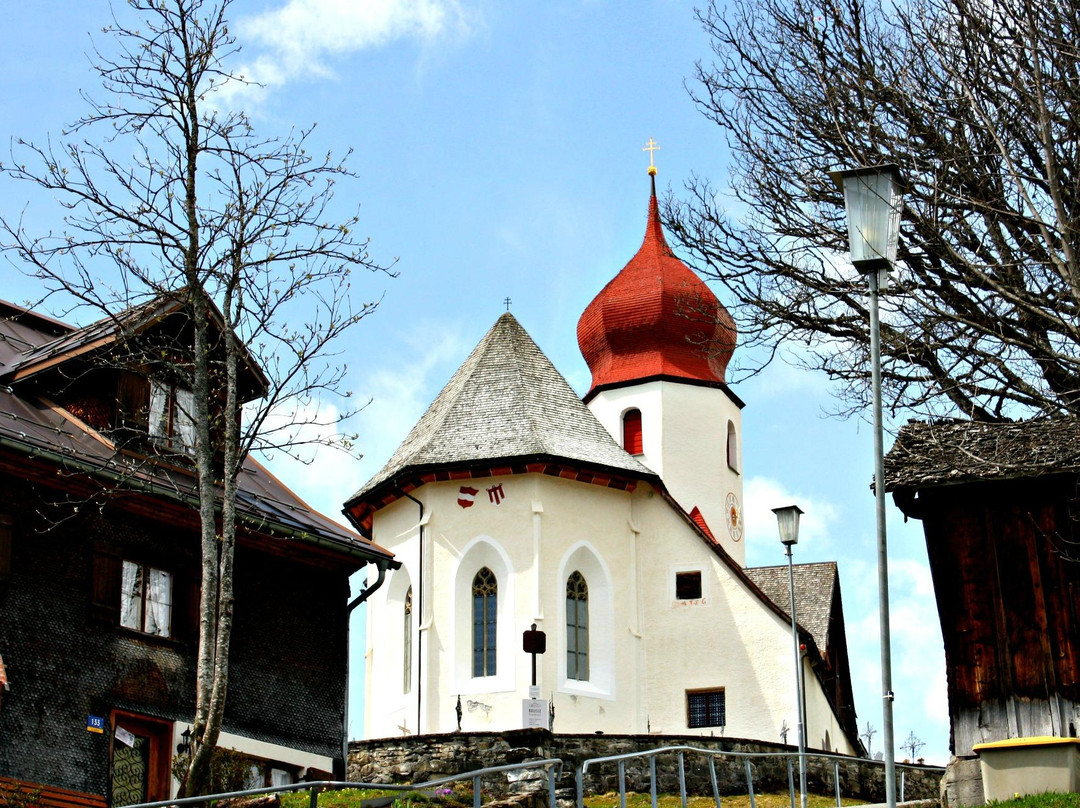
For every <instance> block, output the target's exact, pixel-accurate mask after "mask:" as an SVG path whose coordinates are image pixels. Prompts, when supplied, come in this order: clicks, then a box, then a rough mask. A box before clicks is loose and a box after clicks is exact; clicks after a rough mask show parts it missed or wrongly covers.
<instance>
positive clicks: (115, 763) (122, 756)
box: [109, 711, 172, 808]
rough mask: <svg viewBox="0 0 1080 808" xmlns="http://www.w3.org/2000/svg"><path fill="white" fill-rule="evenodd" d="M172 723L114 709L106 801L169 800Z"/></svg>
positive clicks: (124, 803) (133, 802) (115, 806)
mask: <svg viewBox="0 0 1080 808" xmlns="http://www.w3.org/2000/svg"><path fill="white" fill-rule="evenodd" d="M171 745H172V723H171V722H169V721H161V720H158V719H155V718H148V717H146V716H138V715H133V714H131V713H124V712H120V711H116V712H114V713H113V716H112V743H111V745H110V747H111V755H112V758H111V761H110V764H111V765H110V767H109V768H110V771H111V775H112V785H111V788H110V800H109V804H110V805H112V806H114V808H118V806H122V805H134V804H135V803H139V802H154V801H155V800H165V799H168V798H169V796H170V794H169V791H170V788H169V786H170V781H171V775H170V773H169V765H170V762H171V755H170V751H171V750H170V747H171Z"/></svg>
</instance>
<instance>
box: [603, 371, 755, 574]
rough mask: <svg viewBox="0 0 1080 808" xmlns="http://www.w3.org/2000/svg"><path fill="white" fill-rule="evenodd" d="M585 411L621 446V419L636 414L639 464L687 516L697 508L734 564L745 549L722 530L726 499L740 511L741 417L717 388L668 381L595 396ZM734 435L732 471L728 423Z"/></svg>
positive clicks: (742, 557) (727, 512) (726, 515)
mask: <svg viewBox="0 0 1080 808" xmlns="http://www.w3.org/2000/svg"><path fill="white" fill-rule="evenodd" d="M589 409H590V410H592V412H593V414H594V415H595V416H596V418H597V419H598V420H599V421H600V423H601V424H603V425H604V428H605V429H607V430H608V432H609V433H611V436H612V437H613V438H614V439H615V441H616V442H617V443H619V444H620V445H622V419H623V415H624V414H625V413H626V412H627V411H628V410H631V409H637V410H640V412H641V430H642V449H643V455H642V457H641V460H642V462H643V463H644V464H645V465H646V466H648V467H649V468H650V469H652V470H653V471H655V472H656V473H657V474H659V475H660V477H661V479H663V481H664V485H665V486H666V487H667V489H668V491H669V492H671V494H672V496H674V497H675V499H676V501H677V502H678V503H679V504H680V505H681V506H682V507H683V509H684V510H686V511H687V512H689V511H691V510H692V509H693V508H694V507H695V506H697V507H698V508H699V509H700V510H701V513H702V515H703V516H704V517H705V521H706V523H707V524H708V525H709V528H710V529H711V530H712V532H713V534H714V535H715V536H716V538H717V539H718V540H719V541H720V543H721V545H722V546H723V547H724V549H725V550H726V551H727V552H728V554H729V555H731V557H732V558H734V559H735V560H736V561H737V562H738V563H739V564H740V565H745V559H746V550H745V548H744V546H743V543H742V540H741V537H740V538H735V537H736V536H738V535H739V534H738V532H737V531H736V532H735V533H734V534H733V533H732V532H731V531H729V529H728V520H729V515H730V509H729V507H728V495H729V494H733V495H734V498H735V502H736V503H737V507H738V508H739V510H740V520H741V508H742V503H743V490H742V415H741V412H740V410H739V407H738V405H736V404H735V402H734V401H733V400H732V399H731V397H730V396H729V395H728V394H727V393H726V392H725V391H724V390H722V389H720V388H717V387H708V386H703V385H695V384H683V383H680V382H671V381H650V382H644V383H642V384H634V385H628V386H626V387H618V388H615V389H612V390H604V391H602V392H600V393H598V394H597V395H596V396H595V397H594V398H593V399H592V400H591V401H590V402H589ZM729 423H730V424H731V425H732V426H733V427H734V431H735V443H736V446H735V455H736V458H735V463H734V466H735V468H731V467H730V466H729V465H728V424H729Z"/></svg>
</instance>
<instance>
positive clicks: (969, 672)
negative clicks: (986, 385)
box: [886, 419, 1080, 755]
mask: <svg viewBox="0 0 1080 808" xmlns="http://www.w3.org/2000/svg"><path fill="white" fill-rule="evenodd" d="M1078 447H1080V422H1077V421H1076V420H1075V419H1067V420H1065V419H1063V420H1054V421H1039V422H1030V423H1028V424H1022V423H1017V424H1013V423H1009V424H971V423H966V422H965V423H956V422H949V423H944V424H923V423H912V424H909V425H907V426H906V427H904V429H903V430H901V433H900V435H899V436H898V438H897V441H896V445H895V446H894V447H893V449H892V451H891V452H890V453H889V458H888V462H887V465H886V485H887V488H888V490H890V491H892V493H893V496H894V499H895V501H896V503H897V505H898V506H899V507H900V508H901V510H903V511H904V513H905V514H907V515H908V516H911V517H915V518H918V519H921V520H922V522H923V530H924V533H925V536H926V546H927V554H928V558H929V562H930V570H931V573H932V576H933V581H934V591H935V596H936V599H937V607H938V613H939V616H940V620H941V630H942V637H943V640H944V645H945V659H946V668H947V675H948V695H949V713H950V725H951V736H952V737H951V746H952V750H953V753H954V754H956V755H970V754H971V753H972V751H971V750H972V746H973V745H974V744H977V743H981V742H985V741H994V740H1002V739H1005V738H1016V737H1026V736H1037V735H1049V736H1067V737H1075V736H1076V734H1077V729H1078V728H1080V647H1078V646H1080V605H1078V604H1080V525H1078V523H1077V517H1078V514H1080V464H1077V462H1076V458H1075V457H1073V454H1074V453H1075V452H1076V451H1077V448H1078Z"/></svg>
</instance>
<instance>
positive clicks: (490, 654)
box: [472, 567, 499, 676]
mask: <svg viewBox="0 0 1080 808" xmlns="http://www.w3.org/2000/svg"><path fill="white" fill-rule="evenodd" d="M498 596H499V584H498V582H497V581H496V580H495V573H493V572H492V571H491V570H489V569H488V568H487V567H484V568H482V569H481V570H480V571H479V572H478V573H476V577H475V578H473V582H472V597H473V676H494V675H495V611H496V606H497V602H498Z"/></svg>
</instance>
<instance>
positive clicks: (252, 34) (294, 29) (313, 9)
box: [233, 0, 470, 91]
mask: <svg viewBox="0 0 1080 808" xmlns="http://www.w3.org/2000/svg"><path fill="white" fill-rule="evenodd" d="M237 25H238V29H239V34H240V37H239V38H240V40H241V42H242V43H244V44H245V45H248V46H252V47H254V48H256V49H257V50H258V51H261V52H260V53H259V55H258V56H257V57H256V59H255V60H254V61H253V62H251V63H249V64H248V65H247V66H245V67H244V68H242V69H240V70H238V71H237V73H238V74H239V75H242V76H244V77H245V78H246V79H248V80H249V81H255V82H259V83H261V84H263V85H265V86H267V87H272V86H274V85H280V84H283V83H286V82H288V81H290V80H293V79H298V78H308V77H325V76H331V75H333V69H332V68H331V66H330V62H331V61H332V60H333V59H334V58H335V57H340V56H343V55H347V54H350V53H355V52H357V51H361V50H365V49H368V48H374V47H379V46H382V45H386V44H389V43H391V42H393V41H395V40H399V39H416V40H419V41H421V42H422V43H425V44H427V43H430V42H432V41H434V40H436V39H439V38H441V37H445V36H450V35H460V34H464V33H466V32H468V30H469V28H470V24H469V21H468V18H467V15H466V13H465V11H464V9H463V8H462V7H461V5H460V4H459V3H458V2H457V0H365V2H362V3H358V2H356V0H288V2H287V3H286V4H285V5H284V6H281V7H280V8H277V9H274V10H271V11H267V12H265V13H263V14H259V15H257V16H252V17H245V18H242V19H240V20H239V21H238V23H237ZM233 89H234V90H235V91H239V90H238V88H235V87H234V88H233Z"/></svg>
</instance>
